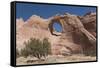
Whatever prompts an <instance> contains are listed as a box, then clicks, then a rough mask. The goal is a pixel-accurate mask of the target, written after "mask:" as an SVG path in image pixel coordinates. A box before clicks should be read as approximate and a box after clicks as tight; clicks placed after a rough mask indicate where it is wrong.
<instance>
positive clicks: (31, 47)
mask: <svg viewBox="0 0 100 68" xmlns="http://www.w3.org/2000/svg"><path fill="white" fill-rule="evenodd" d="M24 44H25V48H23V49H22V50H21V55H22V56H24V57H27V56H34V57H37V58H38V59H41V57H46V56H47V55H48V54H50V53H51V47H50V43H49V42H48V39H46V38H45V39H43V41H40V40H39V39H33V38H31V39H30V40H29V41H28V42H25V43H24Z"/></svg>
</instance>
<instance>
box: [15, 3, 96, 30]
mask: <svg viewBox="0 0 100 68" xmlns="http://www.w3.org/2000/svg"><path fill="white" fill-rule="evenodd" d="M89 11H92V12H96V8H95V7H79V6H65V5H63V6H62V5H46V4H44V5H43V4H29V3H16V18H23V19H24V20H25V21H26V20H27V19H28V18H29V17H30V16H32V15H34V14H35V15H39V16H41V17H43V18H49V17H51V16H53V15H56V14H64V13H66V12H67V13H70V14H75V15H79V16H82V15H84V14H86V13H87V12H89ZM54 27H55V28H56V29H57V31H61V26H60V25H58V24H55V25H54Z"/></svg>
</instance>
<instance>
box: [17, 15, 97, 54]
mask: <svg viewBox="0 0 100 68" xmlns="http://www.w3.org/2000/svg"><path fill="white" fill-rule="evenodd" d="M67 16H69V17H70V19H67V20H65V23H64V24H63V25H62V26H63V30H64V31H63V32H62V33H60V35H59V36H57V35H53V34H52V33H51V32H50V27H49V24H50V23H51V19H52V18H53V17H52V18H48V19H43V18H41V17H39V16H36V15H33V16H31V17H30V18H29V19H28V20H27V21H23V20H22V19H17V20H16V22H17V28H18V29H17V39H16V41H17V42H16V43H17V48H18V49H19V50H20V49H22V48H24V47H25V45H24V44H23V43H24V42H27V41H28V40H29V39H30V38H36V39H40V40H43V39H44V38H48V40H49V42H50V43H51V50H52V54H53V55H71V54H77V53H79V54H86V53H87V52H89V53H90V52H92V51H95V49H96V48H95V47H94V45H93V44H91V42H90V39H89V37H87V36H86V33H84V32H82V31H81V30H80V29H76V27H77V26H79V25H81V26H82V27H84V28H85V29H86V30H87V31H89V32H90V33H91V34H92V35H93V37H96V14H95V13H91V14H89V15H85V16H83V17H81V18H78V17H77V16H76V15H71V14H69V15H67ZM74 17H75V18H77V19H75V18H74ZM85 18H86V19H85ZM90 19H92V20H90ZM56 20H58V21H59V22H61V21H60V20H59V19H57V18H56ZM77 20H78V22H77ZM88 20H89V21H88ZM70 22H71V25H72V26H71V25H70ZM19 23H20V24H19ZM22 23H23V24H22ZM68 23H69V24H68ZM75 23H77V25H74V24H75ZM92 23H93V24H92ZM73 26H74V27H73Z"/></svg>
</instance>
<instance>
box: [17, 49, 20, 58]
mask: <svg viewBox="0 0 100 68" xmlns="http://www.w3.org/2000/svg"><path fill="white" fill-rule="evenodd" d="M19 56H20V54H19V50H18V49H16V57H17V58H18V57H19Z"/></svg>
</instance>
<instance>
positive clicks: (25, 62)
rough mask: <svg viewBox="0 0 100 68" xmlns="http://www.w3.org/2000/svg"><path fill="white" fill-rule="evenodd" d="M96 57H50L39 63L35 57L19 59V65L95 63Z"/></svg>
mask: <svg viewBox="0 0 100 68" xmlns="http://www.w3.org/2000/svg"><path fill="white" fill-rule="evenodd" d="M95 60H96V57H91V56H84V55H72V56H61V55H58V56H55V55H52V56H48V57H47V58H46V59H45V60H41V61H39V60H38V59H37V58H35V57H27V58H24V57H19V58H17V65H28V64H46V63H64V62H81V61H95Z"/></svg>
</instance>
